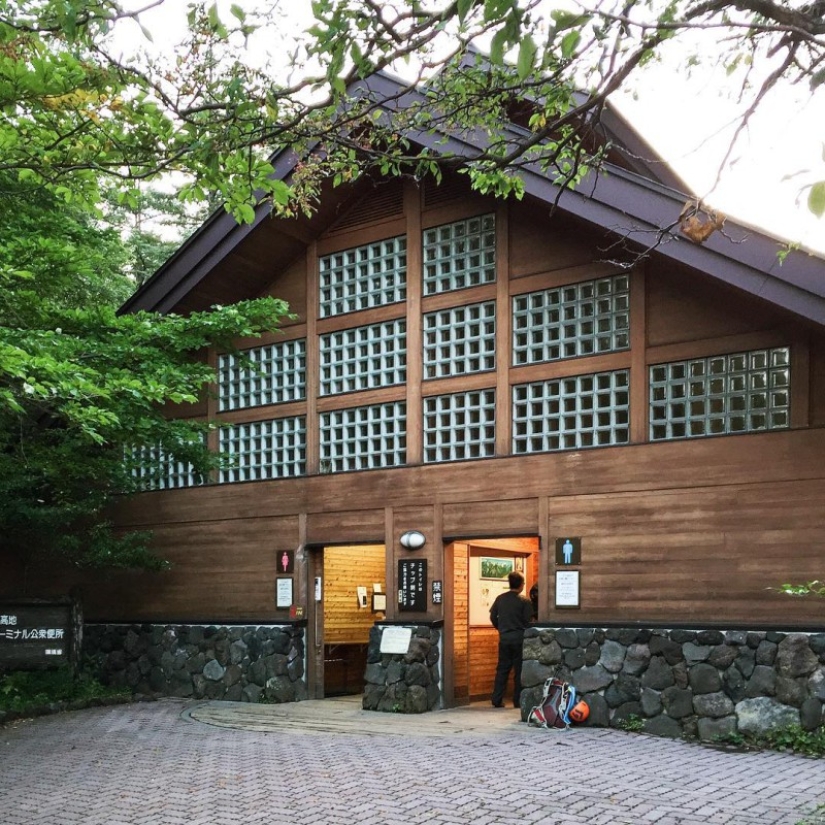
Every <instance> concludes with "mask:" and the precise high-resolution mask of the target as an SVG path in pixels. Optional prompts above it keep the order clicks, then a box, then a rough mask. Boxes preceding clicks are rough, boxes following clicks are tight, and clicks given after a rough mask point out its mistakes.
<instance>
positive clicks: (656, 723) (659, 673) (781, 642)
mask: <svg viewBox="0 0 825 825" xmlns="http://www.w3.org/2000/svg"><path fill="white" fill-rule="evenodd" d="M554 675H558V676H559V678H562V679H564V680H566V681H569V682H570V683H571V684H573V685H574V686H575V687H576V689H577V691H578V692H579V693H580V694H581V695H582V697H583V698H584V699H585V700H586V702H587V703H588V705H589V706H590V717H589V719H588V722H587V724H588V725H591V726H598V727H608V726H609V727H623V726H625V725H627V724H628V723H629V722H630V723H631V724H632V723H635V724H640V725H641V726H643V729H644V730H645V731H646V732H648V733H652V734H658V735H661V736H670V737H684V738H687V739H701V740H705V741H713V740H717V739H720V738H724V737H726V736H730V735H734V734H761V733H764V732H766V731H768V730H771V729H775V728H783V727H788V726H791V725H799V726H801V727H802V728H803V729H804V730H808V731H812V730H816V729H817V728H819V727H820V726H822V725H823V724H824V723H825V711H823V707H824V706H825V633H817V634H807V633H779V632H753V631H736V630H728V631H720V630H651V629H644V628H615V629H600V628H589V627H583V628H549V627H531V628H529V629H528V630H527V631H526V633H525V640H524V666H523V670H522V685H523V687H524V689H523V692H522V694H521V715H522V719H523V720H526V719H527V716H528V715H529V713H530V709H531V708H532V707H533V706H534V705H536V704H538V702H539V700H540V699H541V695H542V688H543V685H544V682H545V680H546V679H547V678H549V677H552V676H554Z"/></svg>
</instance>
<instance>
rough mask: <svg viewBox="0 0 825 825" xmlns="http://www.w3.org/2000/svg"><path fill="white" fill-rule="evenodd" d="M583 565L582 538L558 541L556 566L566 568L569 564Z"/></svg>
mask: <svg viewBox="0 0 825 825" xmlns="http://www.w3.org/2000/svg"><path fill="white" fill-rule="evenodd" d="M581 563H582V540H581V539H580V538H573V537H572V536H571V537H569V538H562V539H556V564H558V565H559V566H564V565H568V564H581Z"/></svg>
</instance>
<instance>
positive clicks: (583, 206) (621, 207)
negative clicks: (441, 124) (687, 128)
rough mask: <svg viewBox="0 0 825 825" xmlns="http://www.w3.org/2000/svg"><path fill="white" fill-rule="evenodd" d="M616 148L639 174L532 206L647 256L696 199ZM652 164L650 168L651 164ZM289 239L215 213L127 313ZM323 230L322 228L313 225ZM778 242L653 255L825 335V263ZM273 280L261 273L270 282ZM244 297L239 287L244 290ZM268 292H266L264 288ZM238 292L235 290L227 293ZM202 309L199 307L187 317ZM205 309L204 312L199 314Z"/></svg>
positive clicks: (465, 136) (531, 174) (719, 240)
mask: <svg viewBox="0 0 825 825" xmlns="http://www.w3.org/2000/svg"><path fill="white" fill-rule="evenodd" d="M404 86H405V84H403V83H402V82H401V81H399V80H398V79H396V78H393V77H391V76H390V75H388V74H385V73H379V74H377V75H374V76H373V77H371V78H369V79H368V80H367V81H363V82H361V83H359V84H356V85H355V86H354V87H353V88H352V90H351V91H352V94H353V95H355V94H374V95H375V96H376V99H378V100H387V101H388V102H387V103H385V104H384V105H383V108H384V110H385V113H386V116H387V117H388V118H391V117H392V113H393V111H394V110H396V109H398V108H404V107H405V106H407V105H410V104H411V103H414V102H418V101H420V100H421V96H420V95H419V94H418V93H417V92H414V91H407V92H406V93H405V94H402V95H401V96H399V97H397V98H396V97H395V95H396V94H398V93H399V92H400V91H401V90H403V89H404ZM603 128H604V129H605V135H606V137H607V138H608V139H610V140H612V141H615V142H616V143H618V144H620V145H621V146H622V147H625V148H626V149H627V152H628V156H632V157H633V158H634V164H633V168H630V169H628V168H622V167H621V166H619V165H616V164H611V163H607V164H605V167H604V169H603V171H602V172H600V173H591V174H590V175H588V176H587V177H586V178H585V180H583V181H582V182H581V184H579V186H578V187H577V188H576V189H575V190H561V191H560V189H559V187H558V186H556V185H555V184H554V183H553V182H552V181H551V180H549V179H548V177H547V176H546V175H545V174H544V173H543V172H542V171H541V170H540V169H539V168H538V167H537V166H533V167H531V166H527V167H525V168H522V170H521V171H520V174H521V176H522V177H523V180H524V184H525V190H526V193H527V195H528V196H530V197H531V198H534V199H536V200H537V201H539V202H541V203H544V204H547V206H548V207H550V206H552V205H553V204H556V208H557V209H559V210H560V211H561V212H562V213H568V214H570V215H572V216H575V217H577V218H579V219H581V220H583V221H586V222H587V223H588V224H591V225H592V226H593V227H594V228H599V229H602V230H604V231H605V232H607V233H612V234H614V235H615V236H616V237H622V238H624V240H625V242H626V243H628V244H630V245H632V246H633V248H634V249H636V250H639V249H642V250H644V249H647V248H649V247H651V246H652V245H653V240H654V239H655V238H656V237H657V234H658V233H659V232H660V231H661V229H662V228H663V227H668V226H675V225H676V224H677V223H678V218H679V214H680V212H681V210H682V208H683V206H684V204H685V202H686V200H688V199H689V197H690V193H686V192H685V191H679V189H677V188H674V184H679V183H681V181H680V180H679V179H678V178H677V177H676V176H675V175H674V174H673V173H672V172H671V171H670V170H669V169H668V167H667V166H666V164H664V163H663V162H662V161H661V160H659V159H657V158H655V157H654V156H653V152H652V149H651V148H650V147H649V146H648V144H646V143H645V142H644V141H643V139H642V138H641V137H640V136H639V135H638V134H637V133H636V132H635V131H634V130H633V129H632V128H631V127H630V126H629V124H628V123H627V122H626V121H624V120H623V119H621V118H620V117H619V116H618V115H616V114H615V113H608V114H607V115H606V116H605V117H604V118H603ZM508 133H509V134H512V136H513V138H514V139H516V138H518V137H519V136H520V134H521V133H523V130H520V129H518V127H515V126H508V127H506V129H505V130H503V132H502V134H504V135H505V136H506V135H507V134H508ZM407 137H408V138H409V139H411V140H413V141H414V142H416V143H418V144H419V145H420V146H422V147H427V148H428V149H429V150H430V151H431V152H432V153H433V154H435V155H438V154H454V155H456V156H458V157H464V158H467V159H468V160H471V159H472V158H473V157H474V156H476V155H477V154H478V152H479V151H480V150H481V149H482V148H483V147H484V146H485V145H486V143H487V142H488V140H489V136H487V135H484V134H481V133H480V132H475V133H468V132H465V133H462V134H461V135H444V134H440V133H417V134H409V135H407ZM645 158H650V159H651V160H650V162H646V161H645ZM297 161H298V158H297V156H296V155H295V154H293V153H292V152H289V151H285V152H282V153H281V154H280V155H278V156H277V157H276V158H275V164H274V166H275V175H276V176H277V177H278V178H281V179H288V178H289V176H290V174H291V172H292V170H293V169H294V167H295V165H296V163H297ZM339 192H340V190H338V191H336V192H332V190H330V191H329V192H328V193H327V200H326V202H325V200H324V199H323V198H322V199H321V204H320V207H319V209H320V211H321V213H329V214H327V215H326V216H325V217H323V219H322V220H321V221H320V223H322V224H326V223H327V221H328V220H331V219H332V218H333V217H334V214H333V210H334V208H335V206H336V204H337V202H338V201H339V200H340V197H341V195H340V194H339ZM270 219H271V220H272V221H273V225H272V231H273V232H274V233H275V234H277V235H278V236H279V237H280V241H279V243H280V252H281V254H282V255H283V256H289V255H293V256H294V255H297V254H300V251H301V249H302V248H303V247H304V246H305V237H306V233H308V232H309V227H308V226H304V225H301V221H296V220H291V221H287V220H284V219H278V218H271V215H270V209H269V206H268V204H265V203H264V204H261V205H260V206H259V207H258V209H257V214H256V218H255V221H254V223H252V224H249V225H238V224H237V223H236V222H235V221H234V219H233V218H232V217H231V216H230V215H227V214H225V213H215V214H214V215H213V216H212V217H210V218H209V219H208V220H207V221H206V222H205V223H204V225H203V226H202V227H201V228H200V229H199V230H198V231H197V232H195V233H194V234H193V235H192V236H191V237H190V238H189V239H188V240H187V241H186V242H185V243H183V244H182V245H181V247H180V248H179V249H178V250H177V252H176V253H175V254H174V255H173V256H172V257H171V258H170V259H169V260H168V261H167V262H166V263H165V264H164V265H163V266H162V267H161V268H160V269H159V270H158V271H157V272H156V273H155V275H154V276H153V277H152V278H151V279H150V280H149V281H148V282H147V283H146V284H145V285H144V286H143V287H141V289H139V290H138V291H137V292H136V293H135V294H134V295H133V296H132V298H130V299H129V300H128V301H127V302H126V303H125V304H124V305H123V307H122V308H121V312H133V311H137V310H141V309H146V310H154V311H160V312H169V311H172V310H175V309H179V308H180V307H187V300H186V298H187V296H188V295H190V294H191V293H192V292H193V290H194V289H195V288H196V287H197V286H198V285H199V284H201V283H202V282H203V280H204V279H205V278H206V277H207V276H208V275H209V274H210V273H211V272H213V271H214V270H216V268H218V267H219V266H220V265H221V264H222V263H224V262H226V261H227V260H228V259H229V258H230V256H232V255H233V254H236V253H237V250H238V247H239V245H240V244H241V242H242V241H244V240H246V239H247V238H249V236H250V235H251V234H252V233H253V232H254V231H255V230H256V229H257V228H258V227H260V226H261V224H263V223H264V222H265V221H267V220H270ZM314 222H317V221H314ZM781 248H782V247H781V245H780V242H779V241H778V240H777V239H776V238H772V237H770V236H769V235H767V234H765V233H763V232H759V231H757V230H754V229H750V228H747V227H745V226H743V225H741V224H737V223H736V222H735V221H732V220H728V221H727V222H726V224H725V231H724V234H722V233H718V232H717V233H714V235H712V236H711V237H710V239H709V240H707V241H706V242H705V243H703V244H697V243H694V242H692V241H690V240H688V239H686V238H683V237H680V236H678V235H674V234H667V235H665V236H664V237H663V238H662V240H661V242H659V243H658V244H655V250H654V253H653V254H656V255H659V256H663V257H664V258H666V259H671V260H673V261H676V262H679V263H682V264H685V265H687V266H689V267H692V268H693V269H695V270H698V271H699V272H701V273H704V274H706V275H708V276H710V277H711V278H715V279H717V280H719V281H722V282H724V283H726V284H729V285H731V286H734V287H736V288H738V289H741V290H744V291H745V292H748V293H750V294H752V295H755V296H758V297H759V298H762V299H764V300H766V301H769V302H770V303H772V304H775V305H777V306H780V307H782V308H784V309H786V310H790V311H791V312H793V313H795V314H797V315H799V316H801V317H803V318H806V319H809V320H811V321H814V322H816V323H817V324H821V325H825V260H823V259H822V258H821V257H818V256H816V255H814V254H812V253H809V252H807V251H805V250H792V251H790V252H789V253H788V254H787V255H786V256H785V257H784V259H782V260H781V261H780V258H779V255H778V253H779V252H780V249H781ZM265 276H266V273H261V276H260V277H261V279H263V278H265ZM235 286H236V287H237V284H236V285H235ZM263 286H265V284H263V283H261V288H263ZM227 288H228V289H231V288H232V285H231V284H227ZM188 308H193V307H188ZM198 308H201V307H198Z"/></svg>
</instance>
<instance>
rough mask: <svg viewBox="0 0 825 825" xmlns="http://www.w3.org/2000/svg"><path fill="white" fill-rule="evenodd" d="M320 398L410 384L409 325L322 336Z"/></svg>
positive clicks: (403, 322)
mask: <svg viewBox="0 0 825 825" xmlns="http://www.w3.org/2000/svg"><path fill="white" fill-rule="evenodd" d="M320 358H321V395H335V394H336V393H341V392H356V391H358V390H368V389H374V388H376V387H389V386H392V385H394V384H403V383H404V382H405V381H406V380H407V322H406V320H405V319H403V318H398V319H396V320H394V321H387V322H385V323H383V324H373V325H371V326H365V327H356V328H355V329H345V330H341V331H340V332H331V333H328V334H326V335H322V336H321V353H320Z"/></svg>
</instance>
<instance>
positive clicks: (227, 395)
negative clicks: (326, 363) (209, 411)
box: [218, 338, 306, 412]
mask: <svg viewBox="0 0 825 825" xmlns="http://www.w3.org/2000/svg"><path fill="white" fill-rule="evenodd" d="M243 355H244V357H246V358H248V359H249V361H251V362H252V364H251V365H248V364H246V363H244V362H243V359H242V358H241V357H239V356H238V355H233V354H231V353H228V354H226V355H221V356H220V357H219V358H218V410H219V411H221V412H224V411H226V410H240V409H243V408H245V407H260V406H263V405H264V404H281V403H283V402H285V401H301V400H303V398H304V397H305V394H306V339H304V338H299V339H296V340H294V341H281V342H279V343H277V344H270V345H269V346H264V347H254V348H253V349H248V350H246V351H245V352H244V353H243Z"/></svg>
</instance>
